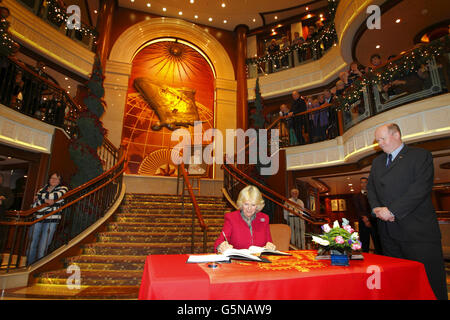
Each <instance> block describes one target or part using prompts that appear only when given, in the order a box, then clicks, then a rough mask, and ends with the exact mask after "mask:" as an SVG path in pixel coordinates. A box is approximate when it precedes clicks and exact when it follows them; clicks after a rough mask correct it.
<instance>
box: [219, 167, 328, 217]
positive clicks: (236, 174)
mask: <svg viewBox="0 0 450 320" xmlns="http://www.w3.org/2000/svg"><path fill="white" fill-rule="evenodd" d="M222 168H223V169H224V170H225V175H224V188H225V190H226V191H227V192H228V194H229V196H230V197H231V198H232V199H237V197H238V195H239V192H240V190H242V188H243V187H245V186H246V185H249V184H252V185H254V186H256V187H258V188H259V189H260V191H261V193H262V196H263V197H264V198H266V199H267V200H269V201H271V202H272V203H274V204H275V205H277V206H279V207H281V208H282V209H283V210H287V211H288V212H290V213H292V214H294V215H296V216H298V217H299V218H301V219H303V220H305V221H307V222H309V223H311V224H313V225H321V224H323V223H324V221H323V220H322V219H321V218H316V217H314V213H313V212H312V211H310V210H309V209H307V208H304V209H301V211H303V212H304V214H301V213H299V212H298V211H297V210H293V209H292V207H297V206H298V205H297V204H296V203H294V202H292V201H291V200H289V199H288V198H286V197H284V196H282V195H280V194H278V193H277V192H275V191H273V190H272V189H270V188H268V187H266V186H265V185H263V184H261V183H260V182H259V181H257V180H255V179H254V178H252V177H250V176H248V175H247V174H246V173H244V172H243V171H241V170H239V169H238V168H237V167H236V166H234V165H232V164H223V165H222Z"/></svg>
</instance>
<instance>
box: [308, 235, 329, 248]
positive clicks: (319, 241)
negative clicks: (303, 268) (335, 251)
mask: <svg viewBox="0 0 450 320" xmlns="http://www.w3.org/2000/svg"><path fill="white" fill-rule="evenodd" d="M312 241H314V242H315V243H318V244H320V245H321V246H328V245H329V244H330V241H328V240H324V239H322V238H320V237H316V236H312Z"/></svg>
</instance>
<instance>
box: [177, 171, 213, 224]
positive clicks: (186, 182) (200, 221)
mask: <svg viewBox="0 0 450 320" xmlns="http://www.w3.org/2000/svg"><path fill="white" fill-rule="evenodd" d="M180 168H181V174H182V175H183V179H184V183H185V184H186V186H187V189H188V192H189V196H190V197H191V200H192V205H193V206H194V211H195V214H196V216H197V219H198V221H199V223H200V227H201V228H202V230H203V231H205V230H206V229H207V228H208V226H207V225H206V223H205V221H204V220H203V216H202V214H201V212H200V207H199V206H198V203H197V199H196V198H195V195H194V191H193V190H192V186H191V183H190V182H189V178H188V175H187V172H186V168H185V167H184V163H183V162H181V165H180Z"/></svg>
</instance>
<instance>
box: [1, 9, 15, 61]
mask: <svg viewBox="0 0 450 320" xmlns="http://www.w3.org/2000/svg"><path fill="white" fill-rule="evenodd" d="M0 2H2V1H1V0H0ZM8 17H9V10H8V8H6V7H0V56H10V55H12V54H13V53H15V52H17V51H18V50H19V44H18V43H17V42H15V41H14V40H13V39H12V37H11V35H10V34H9V32H8V29H9V25H10V23H9V21H8V20H6V19H7V18H8Z"/></svg>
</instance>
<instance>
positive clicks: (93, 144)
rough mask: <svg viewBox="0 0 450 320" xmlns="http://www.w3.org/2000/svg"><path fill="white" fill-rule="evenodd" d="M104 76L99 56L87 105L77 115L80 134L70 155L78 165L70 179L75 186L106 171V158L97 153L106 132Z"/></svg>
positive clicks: (86, 101) (92, 76) (89, 82)
mask: <svg viewBox="0 0 450 320" xmlns="http://www.w3.org/2000/svg"><path fill="white" fill-rule="evenodd" d="M103 80H104V76H103V73H102V67H101V63H100V59H99V57H98V56H95V62H94V66H93V71H92V75H91V78H90V79H89V81H88V83H87V87H88V89H89V96H88V97H87V98H86V99H84V103H85V105H86V107H87V109H86V110H85V111H84V112H83V113H81V114H80V116H79V117H78V119H77V127H78V129H79V130H78V132H79V134H78V137H77V138H76V139H75V140H73V141H72V143H71V145H70V147H69V152H70V157H71V159H72V160H73V162H74V163H75V165H76V166H77V169H78V170H77V172H76V173H75V175H74V176H73V177H72V179H71V182H70V184H71V186H72V187H73V188H75V187H78V186H80V185H82V184H84V183H86V182H87V181H89V180H91V179H93V178H95V177H97V176H99V175H100V174H102V173H103V168H102V160H101V159H100V157H99V156H98V155H97V149H98V148H99V147H100V146H101V145H102V143H103V137H104V136H105V134H106V130H105V129H104V128H103V124H102V122H101V121H100V117H101V116H102V114H103V113H104V112H105V108H104V106H105V103H104V101H103V96H104V93H105V90H104V87H103Z"/></svg>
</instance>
